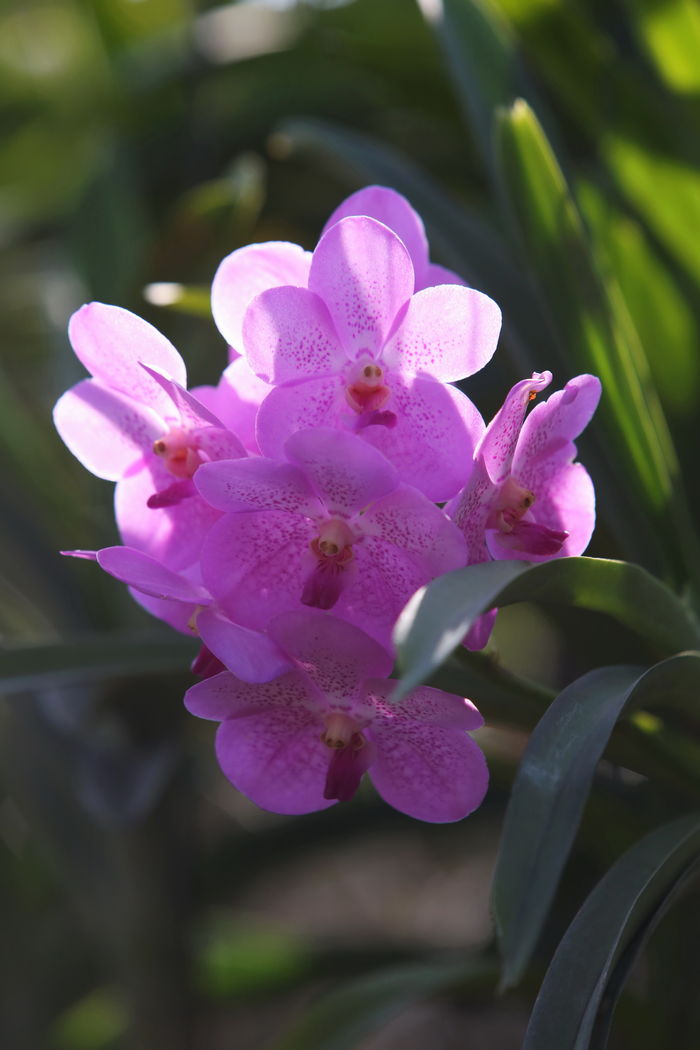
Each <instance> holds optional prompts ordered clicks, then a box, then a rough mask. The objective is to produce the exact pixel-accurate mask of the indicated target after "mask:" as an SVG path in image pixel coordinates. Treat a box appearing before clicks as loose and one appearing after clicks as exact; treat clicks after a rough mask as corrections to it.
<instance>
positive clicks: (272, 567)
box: [201, 511, 316, 630]
mask: <svg viewBox="0 0 700 1050" xmlns="http://www.w3.org/2000/svg"><path fill="white" fill-rule="evenodd" d="M315 531H316V530H315V527H314V526H313V525H312V524H310V523H309V522H308V521H307V520H306V519H305V518H302V517H300V516H299V515H296V514H288V513H285V512H283V511H239V512H238V513H236V514H227V515H226V516H225V518H222V520H221V521H220V522H218V523H217V524H216V525H215V526H214V527H213V528H212V529H211V531H210V532H209V535H208V537H207V540H206V542H205V544H204V546H203V548H202V554H201V565H202V575H203V578H204V583H205V585H206V586H207V587H208V589H209V590H210V591H211V593H212V594H213V595H214V596H215V597H216V598H217V599H218V601H219V604H220V605H221V606H222V608H223V610H224V611H225V612H226V613H227V615H228V616H230V618H231V619H232V620H233V621H234V622H235V623H241V624H244V625H245V626H246V627H253V628H255V629H257V630H265V628H266V627H267V625H268V622H269V621H270V619H271V618H272V617H273V616H276V615H277V614H279V613H281V612H285V611H287V610H288V609H298V608H299V604H300V598H301V593H302V590H303V587H304V580H305V577H306V574H307V572H308V566H307V558H309V557H310V554H309V543H310V542H311V540H312V539H313V538H314V535H315Z"/></svg>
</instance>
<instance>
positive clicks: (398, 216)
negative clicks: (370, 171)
mask: <svg viewBox="0 0 700 1050" xmlns="http://www.w3.org/2000/svg"><path fill="white" fill-rule="evenodd" d="M348 215H368V216H369V217H370V218H371V219H377V220H378V221H379V222H381V223H383V224H384V225H385V226H388V227H389V229H390V230H393V232H394V233H395V234H396V236H397V237H399V238H400V240H401V241H402V242H403V244H404V245H405V247H406V250H407V251H408V254H409V255H410V257H411V262H412V263H413V269H414V271H415V275H416V282H418V280H419V278H423V276H424V275H425V274H426V271H427V269H428V238H427V237H426V235H425V227H424V225H423V220H422V219H421V217H420V215H419V214H418V212H416V211H415V210H414V209H413V208H412V207H411V205H410V204H409V203H408V201H407V200H406V198H405V197H404V196H402V195H401V194H400V193H397V192H396V190H392V189H389V188H388V187H386V186H365V187H364V189H361V190H358V191H357V192H356V193H353V194H351V195H350V196H349V197H347V198H346V199H345V200H344V201H343V203H342V204H340V205H339V206H338V207H337V208H336V209H335V211H334V212H333V214H332V215H331V217H330V219H329V220H328V222H327V223H326V225H325V226H324V227H323V231H322V233H321V236H323V234H325V233H326V232H327V231H328V230H330V228H331V226H335V224H336V223H337V222H340V220H341V219H345V218H347V216H348ZM431 283H433V284H437V283H438V282H436V281H433V282H431Z"/></svg>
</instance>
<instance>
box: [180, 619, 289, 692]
mask: <svg viewBox="0 0 700 1050" xmlns="http://www.w3.org/2000/svg"><path fill="white" fill-rule="evenodd" d="M197 630H198V632H199V635H200V637H201V638H202V640H203V642H204V644H205V645H206V647H207V649H209V651H210V652H211V653H213V654H214V656H216V657H218V658H219V660H221V662H222V663H223V664H224V665H225V666H226V667H228V669H229V670H230V671H233V673H234V674H235V675H236V677H238V678H242V679H243V681H244V682H269V681H270V680H271V679H272V678H278V677H279V676H280V675H281V674H284V673H285V672H286V671H290V670H291V669H292V664H291V661H290V660H288V659H287V657H286V656H285V655H284V654H283V653H282V651H281V650H280V648H279V646H278V645H276V644H275V642H273V641H272V639H271V638H269V637H268V636H267V635H266V634H262V633H261V632H260V631H251V630H250V628H248V627H241V625H240V624H237V623H233V622H232V621H231V620H229V619H228V618H227V617H225V616H222V615H221V614H220V613H217V612H215V611H214V610H213V609H204V610H203V611H202V612H200V613H199V614H198V616H197Z"/></svg>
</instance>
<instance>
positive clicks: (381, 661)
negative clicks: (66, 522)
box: [54, 186, 600, 822]
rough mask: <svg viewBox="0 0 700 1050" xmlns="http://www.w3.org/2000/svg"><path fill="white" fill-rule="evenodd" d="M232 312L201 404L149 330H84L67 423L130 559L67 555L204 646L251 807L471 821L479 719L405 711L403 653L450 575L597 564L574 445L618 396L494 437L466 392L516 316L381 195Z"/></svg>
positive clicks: (433, 702)
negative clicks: (404, 616) (430, 589)
mask: <svg viewBox="0 0 700 1050" xmlns="http://www.w3.org/2000/svg"><path fill="white" fill-rule="evenodd" d="M212 310H213V315H214V319H215V321H216V324H217V326H218V328H219V330H220V332H221V334H222V335H223V337H224V338H225V339H226V341H227V343H228V344H229V346H230V363H229V364H228V367H227V368H226V369H225V370H224V372H223V375H222V376H221V379H220V381H219V383H218V385H217V386H216V387H200V388H198V389H195V390H194V391H192V392H190V391H188V390H187V376H186V369H185V365H184V362H183V360H182V358H181V357H180V355H179V353H178V352H177V350H176V349H175V348H174V347H173V346H172V344H171V343H170V342H169V341H168V340H167V339H166V338H165V337H164V336H162V335H161V334H160V333H159V332H158V331H157V330H156V329H155V328H153V327H152V326H151V325H150V324H148V323H147V322H146V321H144V320H142V319H141V318H139V317H137V316H136V315H134V314H132V313H130V312H129V311H126V310H123V309H120V308H119V307H116V306H107V305H104V304H102V303H89V304H88V305H86V306H83V307H82V308H81V309H80V310H78V311H77V312H76V313H75V314H74V315H73V317H72V319H71V322H70V328H69V333H70V338H71V342H72V345H73V348H74V350H75V352H76V354H77V356H78V358H79V359H80V361H81V362H82V363H83V365H84V366H85V367H86V368H87V369H88V371H89V372H90V373H91V378H89V379H85V380H82V381H81V382H79V383H78V384H77V385H76V386H74V387H73V388H72V389H70V390H68V391H67V392H66V393H65V394H64V395H63V396H62V397H61V398H60V400H59V401H58V403H57V405H56V408H55V412H54V418H55V422H56V426H57V428H58V431H59V433H60V435H61V437H62V438H63V440H64V442H65V443H66V445H67V446H68V448H69V449H70V450H71V452H73V454H74V455H75V456H76V457H77V458H78V459H79V460H80V462H81V463H82V464H83V465H84V466H85V467H87V469H88V470H90V471H92V473H94V474H96V475H97V476H98V477H101V478H105V479H107V480H109V481H114V482H116V497H115V509H116V519H117V525H118V528H119V531H120V534H121V537H122V540H123V544H124V545H123V546H115V547H107V548H105V549H103V550H99V551H71V552H65V553H70V554H73V555H76V556H82V557H86V558H91V559H94V560H96V561H97V563H98V564H99V565H100V566H101V568H102V569H104V570H105V571H106V572H108V573H110V574H111V575H112V576H114V577H116V578H117V579H118V580H121V581H123V582H124V583H126V584H127V585H128V586H129V588H130V591H131V594H132V595H133V596H134V598H135V599H136V601H138V602H139V603H140V604H141V605H142V606H143V607H144V608H145V609H147V610H148V611H149V612H150V613H152V614H153V615H154V616H156V617H158V618H160V619H162V620H164V621H165V622H167V623H168V624H170V625H171V626H172V627H174V628H176V629H177V630H179V631H182V632H183V633H185V634H188V635H193V636H196V637H198V638H199V639H200V642H201V648H200V652H199V655H198V657H197V659H196V660H195V664H194V665H193V670H194V671H195V672H196V673H197V674H199V675H200V676H201V679H202V680H201V681H200V682H199V683H198V684H197V685H195V686H193V687H192V688H191V689H189V690H188V692H187V694H186V696H185V703H186V706H187V708H188V709H189V710H190V711H191V712H192V713H193V714H195V715H198V716H200V717H202V718H208V719H213V720H215V721H217V722H220V723H221V725H220V728H219V730H218V734H217V740H216V750H217V756H218V759H219V762H220V764H221V767H222V769H223V771H224V773H225V774H226V776H227V777H228V778H229V779H230V780H231V782H232V783H233V784H234V785H235V786H236V787H237V788H238V789H239V790H240V791H242V792H243V793H244V794H245V795H247V796H248V797H249V798H250V799H252V800H253V801H254V802H255V803H257V804H258V805H260V806H262V807H263V808H265V809H269V810H272V811H275V812H279V813H306V812H310V811H313V810H318V809H323V808H325V807H327V806H330V805H332V804H333V803H334V802H335V801H337V800H346V799H349V798H351V797H352V796H353V795H354V793H355V791H356V790H357V787H358V785H359V783H360V780H361V778H362V776H363V774H364V773H365V772H366V771H367V772H368V773H369V775H370V777H371V779H372V781H373V783H374V785H375V787H376V789H377V791H378V792H379V793H380V794H381V795H382V797H383V798H385V799H386V801H387V802H389V803H390V804H391V805H392V806H394V807H395V808H397V809H399V810H401V811H402V812H404V813H407V814H409V815H411V816H413V817H417V818H418V819H421V820H428V821H435V822H443V821H454V820H459V819H461V818H462V817H464V816H466V815H467V814H468V813H470V812H472V811H473V810H474V809H475V808H476V807H477V806H478V805H479V804H480V802H481V801H482V799H483V796H484V793H485V791H486V786H487V780H488V773H487V769H486V764H485V761H484V758H483V755H482V753H481V751H480V749H479V747H478V746H477V744H476V743H475V742H474V741H473V740H472V739H471V737H470V736H469V735H468V733H469V732H470V731H471V730H474V729H477V728H478V727H479V726H480V725H481V724H482V718H481V716H480V715H479V712H478V711H477V709H476V708H475V707H474V705H473V704H472V703H471V702H470V701H469V700H466V699H463V698H461V697H457V696H454V695H450V694H447V693H444V692H441V691H440V690H438V689H433V688H430V687H428V686H423V687H421V688H418V689H415V690H414V691H413V692H412V693H410V694H409V696H408V697H406V698H405V699H404V700H403V701H401V702H400V703H394V702H393V701H392V697H391V694H392V692H393V689H394V686H395V684H396V683H395V682H394V681H392V679H391V678H389V677H388V676H389V675H390V673H391V668H392V665H393V661H394V650H393V644H392V630H393V628H394V625H395V623H396V620H397V617H398V616H399V613H400V612H401V610H402V608H403V607H404V605H405V604H406V602H407V601H408V600H409V598H410V597H411V596H412V594H413V593H414V592H415V591H416V590H417V589H418V588H420V587H422V586H424V585H425V584H427V583H429V582H430V581H431V580H433V579H435V578H436V577H437V576H440V575H441V574H443V573H445V572H449V571H450V570H452V569H457V568H460V567H463V566H465V565H471V564H475V563H478V562H484V561H489V560H492V559H513V558H518V559H524V560H527V561H546V560H548V559H551V558H558V557H563V556H567V555H577V554H581V553H582V552H583V551H584V549H585V548H586V546H587V544H588V541H589V539H590V537H591V533H592V531H593V526H594V509H595V497H594V491H593V486H592V484H591V481H590V478H589V476H588V474H587V472H586V470H585V469H584V467H583V466H581V465H580V464H578V463H575V462H574V459H575V456H576V447H575V445H574V440H575V438H576V437H577V436H578V435H579V434H580V433H581V431H582V430H583V428H584V427H585V426H586V424H587V423H588V421H589V420H590V418H591V416H592V414H593V412H594V410H595V408H596V405H597V402H598V399H599V396H600V383H599V381H598V379H597V378H596V377H594V376H591V375H582V376H577V377H576V378H575V379H572V380H571V381H570V382H568V383H567V384H566V386H565V387H564V389H563V390H560V391H557V392H556V393H555V394H553V395H552V396H551V397H550V398H549V399H548V400H546V401H544V402H542V403H540V404H538V405H537V406H536V407H534V408H533V409H532V410H531V411H530V412H529V414H526V413H527V409H528V406H529V404H530V402H531V401H532V400H533V399H534V397H535V396H536V395H537V394H538V393H539V392H540V391H542V390H544V389H545V388H546V387H547V386H548V385H549V383H550V382H551V380H552V376H551V373H549V372H542V373H535V374H534V375H532V376H531V377H530V378H528V379H524V380H522V381H521V382H519V383H516V384H515V386H514V387H513V388H512V390H511V391H510V393H509V394H508V396H507V397H506V400H505V402H504V405H503V407H502V408H501V409H500V410H499V411H498V412H497V414H496V415H495V417H494V418H493V420H492V421H491V422H490V424H489V425H488V426H486V425H485V424H484V421H483V419H482V417H481V415H480V414H479V412H478V411H477V409H476V408H475V406H474V405H473V404H472V402H471V401H470V399H469V398H468V397H467V395H466V394H464V393H463V392H462V391H461V390H460V389H459V388H458V387H456V386H454V385H453V384H454V383H455V382H457V381H460V380H463V379H465V378H467V377H468V376H470V375H473V374H474V373H475V372H477V371H478V370H479V369H481V368H482V367H483V366H484V365H485V364H486V363H487V362H488V361H489V360H490V358H491V356H492V355H493V353H494V351H495V349H496V344H497V341H498V336H499V331H500V324H501V313H500V310H499V308H498V306H497V305H496V304H495V303H494V302H493V300H491V299H490V298H489V297H488V296H487V295H484V294H483V293H481V292H478V291H476V290H474V289H472V288H468V287H466V286H465V284H464V282H463V281H462V280H461V279H460V278H459V277H458V276H457V275H456V274H454V273H452V272H451V271H449V270H445V269H444V268H442V267H440V266H437V265H435V264H433V263H431V262H430V260H429V254H428V244H427V240H426V236H425V231H424V228H423V223H422V221H421V219H420V217H419V216H418V215H417V214H416V212H415V211H414V210H413V208H412V207H411V206H410V205H409V203H408V201H406V200H405V198H404V197H402V196H401V195H400V194H398V193H396V192H395V191H393V190H390V189H387V188H384V187H379V186H372V187H368V188H366V189H364V190H361V191H359V192H358V193H355V194H353V195H352V196H351V197H349V198H348V199H347V200H346V201H345V202H344V203H343V204H341V205H340V207H339V208H338V209H337V210H336V211H335V212H334V214H333V215H332V216H331V218H330V219H329V221H328V223H327V224H326V227H325V229H324V231H323V233H322V235H321V238H320V240H319V242H318V245H317V246H316V249H315V250H314V252H313V253H311V252H306V251H304V250H303V249H302V248H300V247H299V246H298V245H294V244H289V243H285V242H270V243H267V244H252V245H248V246H246V247H243V248H239V249H238V250H237V251H234V252H232V254H231V255H229V256H228V257H227V258H225V259H224V260H223V262H222V263H221V265H220V266H219V269H218V271H217V273H216V276H215V278H214V283H213V288H212ZM495 615H496V613H495V611H492V612H491V613H488V614H486V615H485V616H482V617H481V618H480V620H478V621H477V623H476V624H475V625H474V626H473V627H472V629H471V631H470V632H469V634H468V636H467V638H466V639H465V644H466V645H467V646H469V647H470V648H482V647H483V646H484V645H485V644H486V642H487V641H488V637H489V634H490V631H491V628H492V626H493V621H494V618H495Z"/></svg>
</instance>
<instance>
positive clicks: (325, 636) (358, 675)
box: [269, 610, 393, 711]
mask: <svg viewBox="0 0 700 1050" xmlns="http://www.w3.org/2000/svg"><path fill="white" fill-rule="evenodd" d="M269 634H270V637H272V638H274V639H275V641H277V642H278V643H279V645H280V647H281V648H282V649H284V651H285V652H286V653H289V655H290V656H293V657H294V659H295V660H297V661H298V662H299V663H300V665H301V666H303V668H304V673H305V674H307V675H308V676H309V678H310V679H311V680H312V681H313V682H314V684H315V685H316V686H317V687H318V689H319V690H320V692H321V694H322V695H323V697H324V698H325V699H324V706H326V707H332V708H333V710H335V711H343V710H346V711H350V710H352V707H353V700H354V699H356V698H358V697H359V693H360V685H361V683H362V681H363V680H364V679H365V678H368V677H372V678H374V677H385V676H386V675H388V674H389V673H390V671H391V668H392V663H393V661H392V658H391V657H390V656H389V654H388V652H387V651H386V649H385V648H383V647H382V646H380V645H378V644H377V642H376V641H374V639H372V638H370V637H369V636H368V635H367V634H366V633H365V632H364V631H361V630H359V629H358V628H357V627H354V626H353V625H352V624H349V623H345V622H343V621H342V620H338V619H337V618H336V617H334V616H328V615H326V614H325V613H321V612H314V611H311V610H303V611H301V610H300V611H299V612H288V613H284V614H283V615H282V616H278V617H276V618H275V619H274V620H272V622H271V623H270V627H269Z"/></svg>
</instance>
